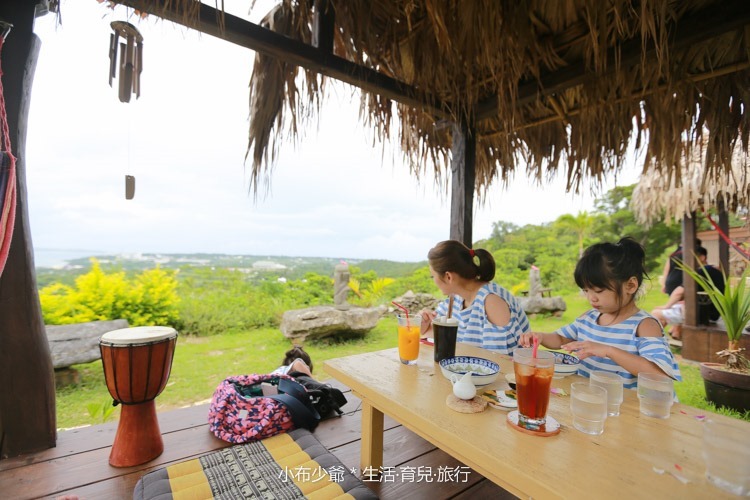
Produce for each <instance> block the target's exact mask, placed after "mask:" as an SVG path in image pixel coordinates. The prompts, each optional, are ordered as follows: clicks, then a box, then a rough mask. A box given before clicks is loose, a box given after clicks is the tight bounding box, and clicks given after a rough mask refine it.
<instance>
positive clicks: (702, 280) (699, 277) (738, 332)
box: [677, 262, 750, 412]
mask: <svg viewBox="0 0 750 500" xmlns="http://www.w3.org/2000/svg"><path fill="white" fill-rule="evenodd" d="M677 265H678V266H679V267H680V268H681V269H682V270H683V271H684V272H685V273H687V274H688V275H689V276H690V277H691V278H693V280H695V282H696V283H697V284H698V286H699V287H700V288H702V289H703V291H704V292H706V294H707V295H708V298H709V299H711V303H712V304H713V305H714V307H716V310H717V311H718V312H719V315H720V316H721V318H722V319H723V320H724V326H725V328H726V332H727V340H728V345H727V348H726V349H724V350H722V351H719V352H717V353H716V354H718V355H719V356H720V357H723V358H726V363H724V364H721V363H701V376H702V377H703V383H704V385H705V387H706V399H707V400H708V401H710V402H712V403H714V405H716V406H717V407H718V406H725V407H727V408H732V409H734V410H737V411H740V412H743V411H748V410H750V362H748V359H747V358H746V357H745V355H744V353H743V351H744V349H743V348H741V347H740V339H741V338H742V334H743V331H744V329H745V326H746V325H747V324H748V323H749V322H750V286H748V279H750V266H748V267H746V268H745V271H744V272H743V273H742V276H741V277H740V279H739V281H738V282H737V283H736V284H731V283H730V281H729V280H728V279H727V277H726V275H725V276H724V280H725V286H724V291H722V290H721V289H719V287H717V286H716V285H715V284H714V282H713V281H711V279H710V278H709V277H708V275H707V274H704V273H701V272H700V270H698V271H696V270H695V269H693V268H692V267H691V266H686V265H685V264H684V263H683V262H678V263H677Z"/></svg>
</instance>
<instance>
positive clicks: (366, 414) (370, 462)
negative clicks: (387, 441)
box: [359, 401, 383, 474]
mask: <svg viewBox="0 0 750 500" xmlns="http://www.w3.org/2000/svg"><path fill="white" fill-rule="evenodd" d="M359 462H360V474H365V472H366V471H368V470H369V471H373V472H379V471H380V468H381V467H382V466H383V412H381V411H380V410H377V409H375V408H373V407H372V405H370V404H369V403H368V402H367V401H362V452H361V454H360V459H359Z"/></svg>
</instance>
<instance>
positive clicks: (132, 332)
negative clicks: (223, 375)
mask: <svg viewBox="0 0 750 500" xmlns="http://www.w3.org/2000/svg"><path fill="white" fill-rule="evenodd" d="M176 343H177V332H176V331H175V330H174V329H173V328H169V327H164V326H139V327H134V328H123V329H121V330H113V331H111V332H108V333H105V334H104V335H102V337H101V338H100V339H99V350H100V351H101V354H102V367H103V369H104V379H105V381H106V383H107V389H109V393H110V395H111V396H112V398H113V399H114V404H115V405H117V404H122V405H123V406H122V411H121V412H120V422H119V424H118V426H117V434H116V435H115V441H114V444H113V445H112V451H111V452H110V454H109V464H110V465H112V466H114V467H130V466H133V465H139V464H142V463H146V462H148V461H149V460H153V459H154V458H156V457H158V456H159V455H161V453H162V451H164V442H163V441H162V439H161V432H160V431H159V421H158V420H157V419H156V406H155V405H154V399H155V398H156V396H158V395H159V394H160V393H161V391H163V390H164V387H165V386H166V385H167V380H169V373H170V371H171V369H172V358H173V357H174V348H175V344H176Z"/></svg>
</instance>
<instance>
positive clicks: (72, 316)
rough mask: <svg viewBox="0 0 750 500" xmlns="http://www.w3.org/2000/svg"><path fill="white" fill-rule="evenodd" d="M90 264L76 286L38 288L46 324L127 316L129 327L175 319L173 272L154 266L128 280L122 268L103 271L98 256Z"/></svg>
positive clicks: (175, 303) (175, 294) (170, 321)
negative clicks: (88, 269)
mask: <svg viewBox="0 0 750 500" xmlns="http://www.w3.org/2000/svg"><path fill="white" fill-rule="evenodd" d="M91 264H92V265H91V270H90V271H89V272H88V273H86V274H83V275H81V276H79V277H78V278H76V280H75V286H73V287H70V286H67V285H62V284H58V283H56V284H52V285H49V286H46V287H44V288H42V289H41V291H40V292H39V300H40V302H41V305H42V315H43V316H44V322H45V323H46V324H48V325H64V324H71V323H82V322H86V321H99V320H112V319H126V320H127V321H128V323H129V324H130V325H131V326H141V325H165V326H172V325H174V324H176V323H177V322H178V320H179V318H178V314H177V304H178V303H179V297H178V296H177V280H176V279H175V277H174V272H167V271H163V270H161V269H159V268H158V267H157V268H156V269H151V270H147V271H143V272H142V273H141V274H139V275H137V276H135V278H134V279H133V280H130V281H129V280H128V279H127V278H126V276H125V272H123V271H118V272H112V273H105V272H104V271H102V269H101V266H100V265H99V261H98V260H97V259H91Z"/></svg>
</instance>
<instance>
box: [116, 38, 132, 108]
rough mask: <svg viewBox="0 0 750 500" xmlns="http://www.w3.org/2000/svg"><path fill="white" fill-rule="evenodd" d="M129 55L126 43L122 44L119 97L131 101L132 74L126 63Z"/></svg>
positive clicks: (121, 99)
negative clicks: (126, 67)
mask: <svg viewBox="0 0 750 500" xmlns="http://www.w3.org/2000/svg"><path fill="white" fill-rule="evenodd" d="M127 57H128V50H127V47H126V45H125V44H124V43H121V44H120V87H119V91H120V92H119V97H120V102H130V87H131V82H130V78H128V77H129V76H130V75H129V73H128V72H127V71H126V70H125V65H126V64H127V63H126V61H127Z"/></svg>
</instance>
